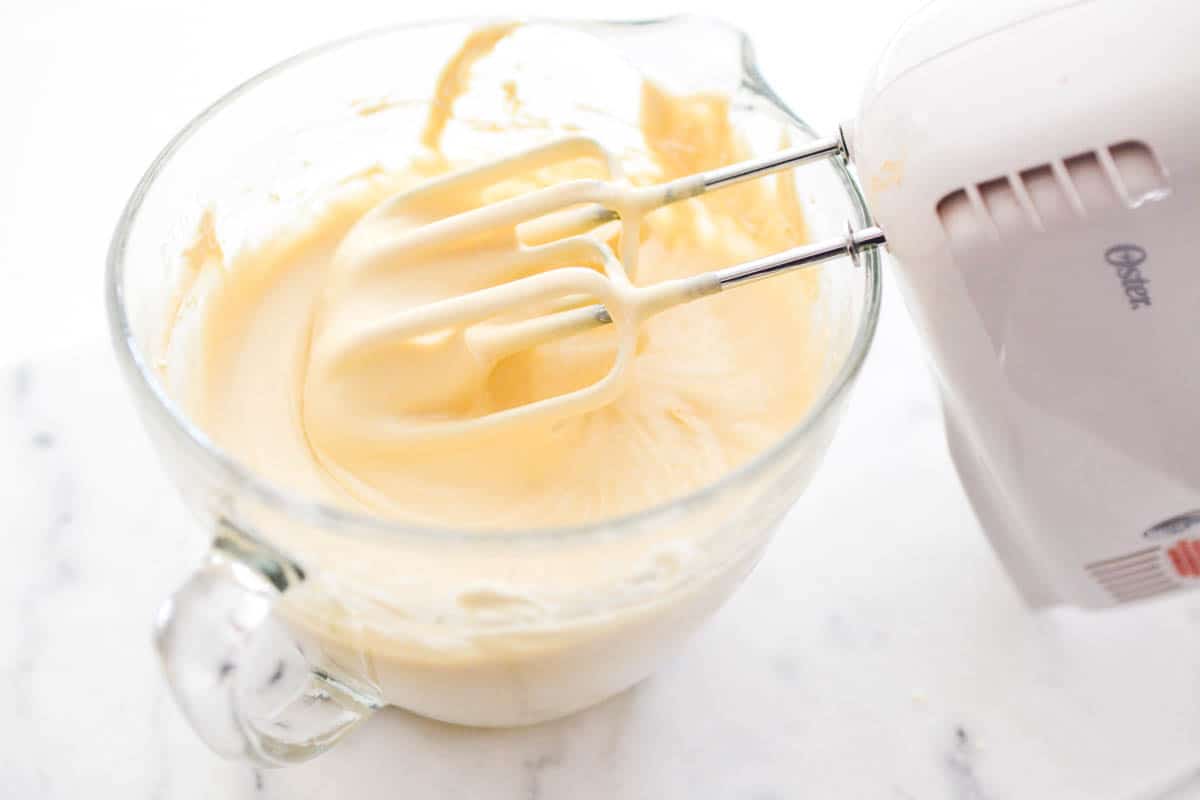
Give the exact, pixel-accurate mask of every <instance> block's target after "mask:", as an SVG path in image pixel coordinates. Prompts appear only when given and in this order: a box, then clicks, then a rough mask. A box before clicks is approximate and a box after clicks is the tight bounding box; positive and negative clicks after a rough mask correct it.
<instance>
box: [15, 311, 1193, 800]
mask: <svg viewBox="0 0 1200 800" xmlns="http://www.w3.org/2000/svg"><path fill="white" fill-rule="evenodd" d="M886 300H888V301H890V302H888V303H887V311H886V314H885V318H884V322H883V325H882V327H881V329H880V335H879V340H878V342H877V345H878V346H877V347H876V349H875V351H874V353H873V355H872V357H871V359H870V361H869V364H868V367H867V369H866V371H865V373H864V375H863V378H862V381H861V383H860V385H859V387H858V391H857V392H856V395H855V398H854V402H853V403H852V405H851V408H850V410H849V412H848V415H847V419H846V421H845V424H844V426H843V429H842V431H841V433H840V435H839V437H838V439H837V441H836V442H835V444H834V446H833V449H832V451H831V453H830V456H829V459H828V461H827V463H826V465H825V467H824V469H823V470H822V471H821V473H820V475H819V477H818V479H817V481H816V483H815V484H814V485H813V487H812V489H811V490H810V491H809V492H808V494H807V495H806V496H805V497H804V499H803V500H802V501H801V503H800V504H799V505H798V506H797V507H796V508H795V509H794V511H793V512H792V513H791V514H790V515H789V517H788V518H787V520H786V521H785V523H784V525H783V527H782V528H781V530H780V531H779V533H778V535H777V538H776V540H775V542H774V543H773V545H772V546H771V548H770V549H769V551H768V553H767V556H766V557H765V559H764V561H763V563H762V564H761V565H760V567H759V568H758V569H757V571H756V572H755V573H754V574H753V575H752V576H751V578H750V580H749V581H748V583H747V584H746V585H745V586H744V587H743V589H742V590H741V591H740V592H739V593H738V594H737V595H736V597H735V599H734V600H733V601H732V602H731V603H730V604H729V605H728V606H727V607H726V608H725V609H724V610H723V611H721V612H720V614H719V615H718V616H717V617H716V619H715V620H714V621H713V622H712V623H711V624H710V625H708V626H707V627H706V628H705V629H704V630H703V632H702V633H701V634H700V636H699V637H698V638H697V639H696V640H695V641H694V642H693V643H692V644H691V645H690V646H689V647H688V648H687V649H686V650H685V652H684V653H683V654H682V655H681V656H679V657H678V658H677V659H676V660H675V661H674V662H672V663H671V664H670V665H669V666H668V667H667V668H666V669H664V670H663V671H662V672H661V673H659V674H658V675H657V676H656V677H654V678H653V679H651V680H650V681H649V682H647V683H645V684H644V685H642V686H640V687H639V688H637V689H635V690H634V691H631V692H629V693H627V694H625V695H624V696H621V697H619V698H617V699H616V700H613V701H611V702H609V703H607V704H605V705H603V706H601V707H599V708H596V709H593V710H591V711H588V712H585V713H583V714H580V715H578V716H576V717H574V718H571V719H568V720H565V721H563V722H560V723H555V724H548V725H544V726H540V727H536V728H532V729H526V730H516V731H500V732H497V731H490V732H489V731H475V730H464V729H456V728H452V727H449V726H444V725H440V724H435V723H431V722H427V721H424V720H421V719H418V718H416V717H413V716H411V715H408V714H405V713H403V712H400V711H387V712H384V713H382V714H380V715H378V716H377V717H376V718H374V719H372V720H371V721H370V722H368V723H367V724H366V725H365V726H364V727H363V728H362V729H360V730H358V731H356V732H354V733H353V734H351V736H350V737H349V738H348V739H347V741H345V742H344V743H343V745H342V746H341V747H340V748H339V749H338V750H336V751H334V752H332V753H329V754H327V755H325V756H323V757H321V758H320V759H318V760H316V761H314V762H311V763H309V764H307V765H304V766H301V767H298V768H294V769H291V770H285V771H272V772H266V773H259V772H255V771H253V770H251V769H250V768H248V767H245V766H239V765H236V764H231V763H227V762H223V761H221V760H219V759H217V758H216V757H214V756H212V755H211V754H209V753H208V752H207V751H205V749H204V748H203V747H202V746H201V745H200V744H199V742H198V741H196V740H195V738H194V737H193V736H192V734H191V733H190V731H189V730H188V729H187V727H186V725H185V723H184V722H183V721H182V720H181V718H180V716H179V714H178V712H177V711H176V709H175V708H174V706H173V705H172V703H171V701H170V699H169V698H168V696H167V693H166V690H165V687H164V685H163V683H162V680H161V679H160V676H159V673H158V670H157V665H156V663H155V661H154V658H153V655H152V651H151V648H150V645H149V623H150V619H151V616H152V613H153V610H154V608H155V607H156V605H157V603H158V602H159V600H160V599H161V598H162V597H163V596H164V595H165V594H166V593H167V592H168V591H169V590H170V589H172V588H173V587H174V586H175V585H176V584H178V583H179V582H180V581H181V580H182V579H183V577H184V575H185V574H186V573H187V571H188V569H189V568H190V566H192V565H193V564H194V563H195V561H196V559H197V558H198V557H199V554H200V552H201V551H202V549H203V537H202V535H201V533H200V532H199V531H197V530H195V529H193V528H192V527H191V526H190V525H189V524H188V522H187V517H186V514H185V511H184V509H183V508H182V507H181V505H180V504H179V502H178V501H177V500H176V499H175V497H174V495H173V493H172V490H171V488H170V487H169V486H168V485H167V483H166V481H165V478H164V476H163V475H162V474H161V473H160V471H159V470H158V469H157V465H156V463H155V461H154V458H153V456H152V454H151V452H150V450H149V446H148V443H147V442H146V440H145V439H144V437H143V434H142V432H141V430H140V429H139V427H138V424H137V421H136V419H135V418H134V416H133V413H132V411H131V409H130V408H129V407H128V404H127V402H126V396H125V389H124V386H123V385H121V384H120V383H119V380H118V377H117V375H116V372H115V366H114V365H113V364H112V363H111V358H110V356H109V354H108V352H107V349H106V347H105V346H104V343H103V342H97V343H94V344H92V345H89V346H84V347H80V348H77V349H75V350H72V351H68V352H62V353H59V354H58V355H56V356H53V357H43V358H39V359H36V360H32V361H29V362H26V363H23V364H20V365H18V366H16V367H15V368H12V369H9V370H7V371H6V372H4V373H2V374H0V454H3V455H2V456H0V530H3V531H4V536H5V544H6V546H5V550H4V557H3V558H0V673H2V674H3V676H4V682H5V685H7V686H8V687H9V690H8V691H7V692H5V694H4V696H3V698H2V699H0V708H2V709H3V710H0V787H3V790H2V791H0V795H2V796H4V797H13V798H31V799H32V798H82V797H102V798H121V799H122V800H133V799H140V798H146V799H147V800H151V799H159V798H162V799H168V798H169V799H170V800H177V799H181V798H212V797H231V798H243V797H245V798H250V797H255V796H262V797H267V798H288V799H289V800H290V799H291V798H318V797H321V798H326V797H339V798H340V797H351V796H356V797H362V798H372V799H373V798H389V799H390V798H397V797H405V798H420V799H422V800H423V799H424V798H442V797H487V798H502V799H504V800H507V799H508V798H512V799H513V800H517V799H518V798H535V799H537V798H541V799H547V798H553V799H557V798H570V799H571V800H588V799H589V798H597V799H599V798H605V800H614V799H624V798H676V797H679V798H683V797H688V798H699V799H700V800H707V799H708V798H713V799H714V800H715V799H716V798H746V799H747V800H776V799H777V798H794V797H819V798H826V797H830V798H857V797H863V798H874V797H879V798H894V799H895V800H912V799H919V800H937V799H939V798H946V799H947V800H999V799H1000V798H1018V797H1019V798H1055V799H1056V800H1072V799H1074V798H1079V800H1105V799H1107V798H1113V799H1114V800H1127V799H1128V800H1135V799H1136V800H1144V799H1146V798H1156V797H1161V798H1163V800H1168V798H1169V799H1170V800H1176V799H1177V798H1190V797H1200V752H1198V751H1197V749H1196V747H1195V745H1196V742H1197V741H1200V691H1198V690H1197V689H1198V682H1200V680H1198V678H1200V595H1194V596H1185V597H1177V598H1174V599H1172V600H1168V601H1164V602H1160V603H1157V604H1151V605H1147V606H1144V607H1140V608H1135V609H1130V610H1124V611H1118V612H1111V613H1107V614H1103V615H1095V614H1085V613H1080V612H1070V611H1058V612H1054V613H1048V614H1047V613H1040V614H1035V613H1032V612H1030V611H1028V610H1026V609H1025V608H1024V607H1023V606H1022V604H1021V602H1020V601H1019V599H1018V597H1017V596H1016V594H1015V592H1014V590H1013V588H1012V587H1011V586H1010V584H1009V583H1008V581H1007V578H1006V577H1005V576H1004V575H1003V574H1002V572H1001V570H1000V567H999V564H998V563H997V561H996V559H995V557H994V556H993V554H992V553H991V551H990V550H989V548H988V546H987V544H986V543H985V541H984V539H983V536H982V534H981V533H980V531H979V530H978V529H977V526H976V524H975V522H974V520H973V518H972V516H971V513H970V511H969V509H968V507H967V505H966V502H965V500H964V498H963V495H962V493H961V490H960V489H959V487H958V485H957V483H956V480H955V477H954V474H953V471H952V468H951V466H950V464H949V461H948V458H947V455H946V452H945V447H944V445H943V442H942V438H941V431H940V423H939V420H938V413H937V408H936V404H935V402H934V397H933V394H932V390H931V387H930V385H929V379H928V378H927V376H926V373H925V371H924V368H923V366H922V364H921V363H920V356H919V351H918V349H917V346H916V343H915V341H914V340H913V334H912V331H911V329H910V327H909V324H908V322H907V319H906V317H905V315H904V311H903V308H902V306H901V305H900V304H899V302H898V300H897V298H896V297H894V296H890V295H889V296H888V297H887V298H886ZM256 793H257V794H256Z"/></svg>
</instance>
